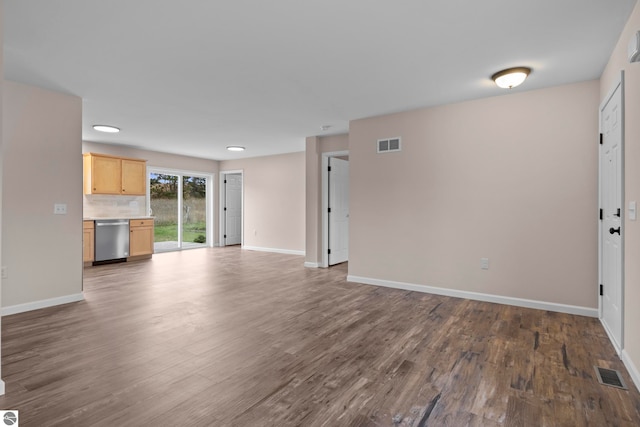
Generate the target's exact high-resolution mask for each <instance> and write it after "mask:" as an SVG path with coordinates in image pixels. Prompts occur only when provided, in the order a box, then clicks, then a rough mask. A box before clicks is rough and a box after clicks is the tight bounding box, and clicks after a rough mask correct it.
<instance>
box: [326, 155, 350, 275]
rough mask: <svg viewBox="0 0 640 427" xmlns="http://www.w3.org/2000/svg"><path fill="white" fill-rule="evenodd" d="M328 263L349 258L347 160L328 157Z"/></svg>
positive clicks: (332, 263) (336, 262) (331, 263)
mask: <svg viewBox="0 0 640 427" xmlns="http://www.w3.org/2000/svg"><path fill="white" fill-rule="evenodd" d="M329 167H330V171H329V265H334V264H338V263H341V262H345V261H348V260H349V162H348V161H346V160H342V159H337V158H335V157H330V158H329Z"/></svg>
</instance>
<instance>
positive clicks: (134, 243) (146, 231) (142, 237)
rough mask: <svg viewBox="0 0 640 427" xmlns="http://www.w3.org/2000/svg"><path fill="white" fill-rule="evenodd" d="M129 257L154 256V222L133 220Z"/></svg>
mask: <svg viewBox="0 0 640 427" xmlns="http://www.w3.org/2000/svg"><path fill="white" fill-rule="evenodd" d="M129 231H130V233H129V256H130V257H136V256H141V255H151V254H153V220H152V219H132V220H130V221H129Z"/></svg>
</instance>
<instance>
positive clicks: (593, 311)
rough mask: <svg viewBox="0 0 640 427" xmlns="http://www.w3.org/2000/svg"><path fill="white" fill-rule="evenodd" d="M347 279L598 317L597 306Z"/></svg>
mask: <svg viewBox="0 0 640 427" xmlns="http://www.w3.org/2000/svg"><path fill="white" fill-rule="evenodd" d="M347 281H348V282H357V283H364V284H366V285H376V286H384V287H387V288H396V289H403V290H406V291H416V292H424V293H427V294H436V295H444V296H448V297H455V298H464V299H470V300H476V301H484V302H493V303H497V304H506V305H513V306H516V307H526V308H535V309H538V310H548V311H556V312H559V313H568V314H577V315H580V316H588V317H598V309H597V308H589V307H580V306H576V305H566V304H557V303H554V302H546V301H536V300H529V299H523V298H514V297H505V296H500V295H491V294H482V293H479V292H470V291H461V290H457V289H447V288H438V287H435V286H427V285H417V284H413V283H404V282H394V281H391V280H380V279H372V278H369V277H360V276H352V275H348V276H347Z"/></svg>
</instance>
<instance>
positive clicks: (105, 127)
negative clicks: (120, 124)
mask: <svg viewBox="0 0 640 427" xmlns="http://www.w3.org/2000/svg"><path fill="white" fill-rule="evenodd" d="M93 128H94V129H95V130H97V131H100V132H108V133H118V132H120V129H118V128H117V127H115V126H108V125H93Z"/></svg>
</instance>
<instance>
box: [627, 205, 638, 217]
mask: <svg viewBox="0 0 640 427" xmlns="http://www.w3.org/2000/svg"><path fill="white" fill-rule="evenodd" d="M636 219H638V205H637V203H636V202H629V220H631V221H635V220H636Z"/></svg>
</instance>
